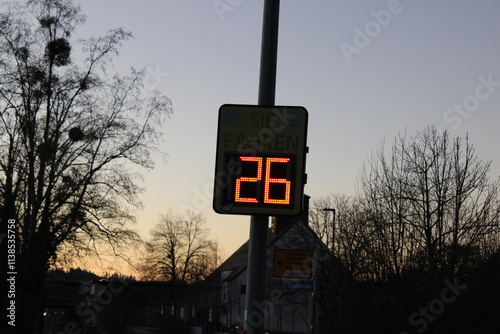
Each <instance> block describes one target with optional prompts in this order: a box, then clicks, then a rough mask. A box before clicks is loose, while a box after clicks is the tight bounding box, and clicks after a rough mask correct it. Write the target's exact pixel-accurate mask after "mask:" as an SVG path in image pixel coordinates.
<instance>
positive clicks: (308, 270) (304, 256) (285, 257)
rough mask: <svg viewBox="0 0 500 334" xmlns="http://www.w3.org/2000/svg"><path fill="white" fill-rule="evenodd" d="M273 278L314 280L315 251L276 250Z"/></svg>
mask: <svg viewBox="0 0 500 334" xmlns="http://www.w3.org/2000/svg"><path fill="white" fill-rule="evenodd" d="M273 277H274V278H284V279H295V280H297V279H300V280H310V279H312V278H313V251H310V250H294V249H275V250H274V262H273Z"/></svg>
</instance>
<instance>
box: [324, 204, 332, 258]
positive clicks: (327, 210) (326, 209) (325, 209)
mask: <svg viewBox="0 0 500 334" xmlns="http://www.w3.org/2000/svg"><path fill="white" fill-rule="evenodd" d="M323 211H326V212H329V211H331V212H333V220H332V223H333V230H332V254H333V255H335V209H329V208H324V209H323Z"/></svg>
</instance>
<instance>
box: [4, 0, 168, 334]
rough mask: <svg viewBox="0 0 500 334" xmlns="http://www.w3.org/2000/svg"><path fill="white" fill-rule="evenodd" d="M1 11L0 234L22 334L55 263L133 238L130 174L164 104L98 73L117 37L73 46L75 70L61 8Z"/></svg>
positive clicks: (154, 137) (153, 139) (36, 3)
mask: <svg viewBox="0 0 500 334" xmlns="http://www.w3.org/2000/svg"><path fill="white" fill-rule="evenodd" d="M3 6H4V8H3V9H2V14H0V218H1V222H2V226H3V230H4V229H5V226H7V222H9V221H11V222H12V221H15V232H16V244H15V245H16V256H17V257H16V271H17V273H18V279H17V282H16V284H17V287H18V288H19V291H18V294H17V296H18V297H17V300H18V301H19V305H17V315H18V318H17V324H18V325H19V326H21V325H25V326H26V327H25V328H24V330H23V329H21V331H22V332H23V333H30V332H31V331H32V330H33V324H34V323H35V322H36V321H35V318H34V315H35V313H36V312H37V310H38V309H37V307H38V304H37V301H38V300H39V299H40V287H41V283H42V281H43V279H44V276H45V274H46V272H47V270H48V268H49V266H50V263H51V262H53V261H54V260H55V259H56V258H57V256H58V254H60V253H61V252H62V251H63V250H66V251H70V252H72V254H74V255H76V254H79V255H81V254H82V253H86V252H89V251H92V250H94V249H95V247H96V244H97V243H99V242H106V243H108V244H112V245H117V243H119V242H120V241H124V240H126V239H135V238H136V237H137V236H136V234H135V232H133V231H132V230H131V229H130V225H129V224H130V223H131V222H133V221H134V217H133V215H132V214H131V212H130V207H131V206H132V207H133V206H135V207H137V206H140V201H139V200H138V195H139V194H140V193H141V191H142V189H141V187H140V185H139V184H138V180H139V175H138V174H137V173H136V172H134V170H137V168H135V167H134V166H136V167H137V166H138V167H140V168H146V169H150V168H152V167H153V159H152V156H151V154H152V152H153V151H155V150H158V146H157V144H158V140H159V137H160V134H161V133H160V132H159V129H158V126H160V125H161V124H163V122H164V120H165V119H166V116H168V115H169V114H170V113H171V103H170V100H169V99H168V98H166V97H165V96H164V95H162V94H160V93H159V92H153V91H151V92H148V93H149V94H147V96H145V94H144V92H143V89H142V82H143V80H144V79H145V72H144V71H143V70H142V71H138V70H134V69H131V70H130V72H129V73H128V74H126V75H115V76H110V75H109V74H108V73H107V72H106V68H107V67H108V65H109V64H110V62H111V61H112V59H113V58H114V57H115V56H117V54H118V49H119V47H120V46H121V44H122V42H124V41H126V40H128V39H130V38H131V34H130V33H129V32H126V31H124V30H123V29H121V28H118V29H114V30H111V31H109V32H108V33H107V34H106V35H105V36H102V37H92V38H89V39H88V40H84V41H80V42H79V43H80V44H81V46H82V52H83V54H84V55H85V59H84V61H82V63H81V64H75V63H74V61H73V57H72V55H73V50H74V49H75V46H76V45H77V44H76V42H74V41H73V40H72V34H73V33H74V32H75V30H76V29H77V27H79V26H81V25H82V24H83V23H84V21H85V16H84V15H82V14H81V12H80V8H79V7H78V6H76V5H74V4H73V3H72V1H71V0H29V1H27V2H26V3H23V4H20V3H17V2H10V3H8V4H6V5H3ZM2 244H3V245H4V244H5V243H2ZM0 263H1V266H2V268H0V269H1V272H2V275H5V273H6V272H7V270H6V267H5V266H6V263H5V262H4V261H2V262H0ZM4 278H5V277H2V281H3V282H4V281H5V280H4ZM3 286H4V285H3V284H2V287H3ZM5 295H6V294H5V293H2V296H3V302H6V298H5V297H4V296H5Z"/></svg>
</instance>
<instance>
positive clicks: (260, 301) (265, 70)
mask: <svg viewBox="0 0 500 334" xmlns="http://www.w3.org/2000/svg"><path fill="white" fill-rule="evenodd" d="M279 5H280V2H279V0H264V15H263V16H264V19H263V24H262V44H261V56H260V78H259V98H258V103H259V105H263V106H273V105H274V98H275V92H276V63H277V55H278V26H279ZM268 226H269V216H267V215H253V216H251V219H250V240H249V242H248V243H249V245H248V273H247V288H246V299H245V316H244V329H245V331H246V332H247V333H252V334H263V333H264V322H265V318H266V317H267V316H269V314H267V313H266V310H265V305H266V303H264V297H265V288H266V264H267V261H266V260H267V230H268Z"/></svg>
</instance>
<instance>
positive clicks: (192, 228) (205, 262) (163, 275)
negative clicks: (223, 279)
mask: <svg viewBox="0 0 500 334" xmlns="http://www.w3.org/2000/svg"><path fill="white" fill-rule="evenodd" d="M207 234H208V229H207V228H206V227H205V219H204V218H203V216H202V215H201V214H199V213H194V212H191V211H188V212H186V214H185V216H177V215H175V214H173V213H172V212H171V211H170V212H168V213H167V214H164V215H162V216H161V218H160V222H159V223H158V224H157V225H156V226H155V227H154V228H153V230H151V235H152V239H151V240H150V241H149V242H147V243H146V245H145V247H146V254H145V256H144V258H143V259H142V264H141V265H140V266H139V267H140V270H141V271H142V273H143V280H162V281H173V282H185V283H194V282H199V281H201V280H203V279H204V278H205V277H207V276H208V275H209V274H210V273H211V272H212V271H213V270H215V269H216V268H217V267H218V266H219V264H220V263H221V262H222V258H221V256H222V255H221V252H220V247H219V246H218V244H217V242H216V241H213V240H209V239H208V238H207Z"/></svg>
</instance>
